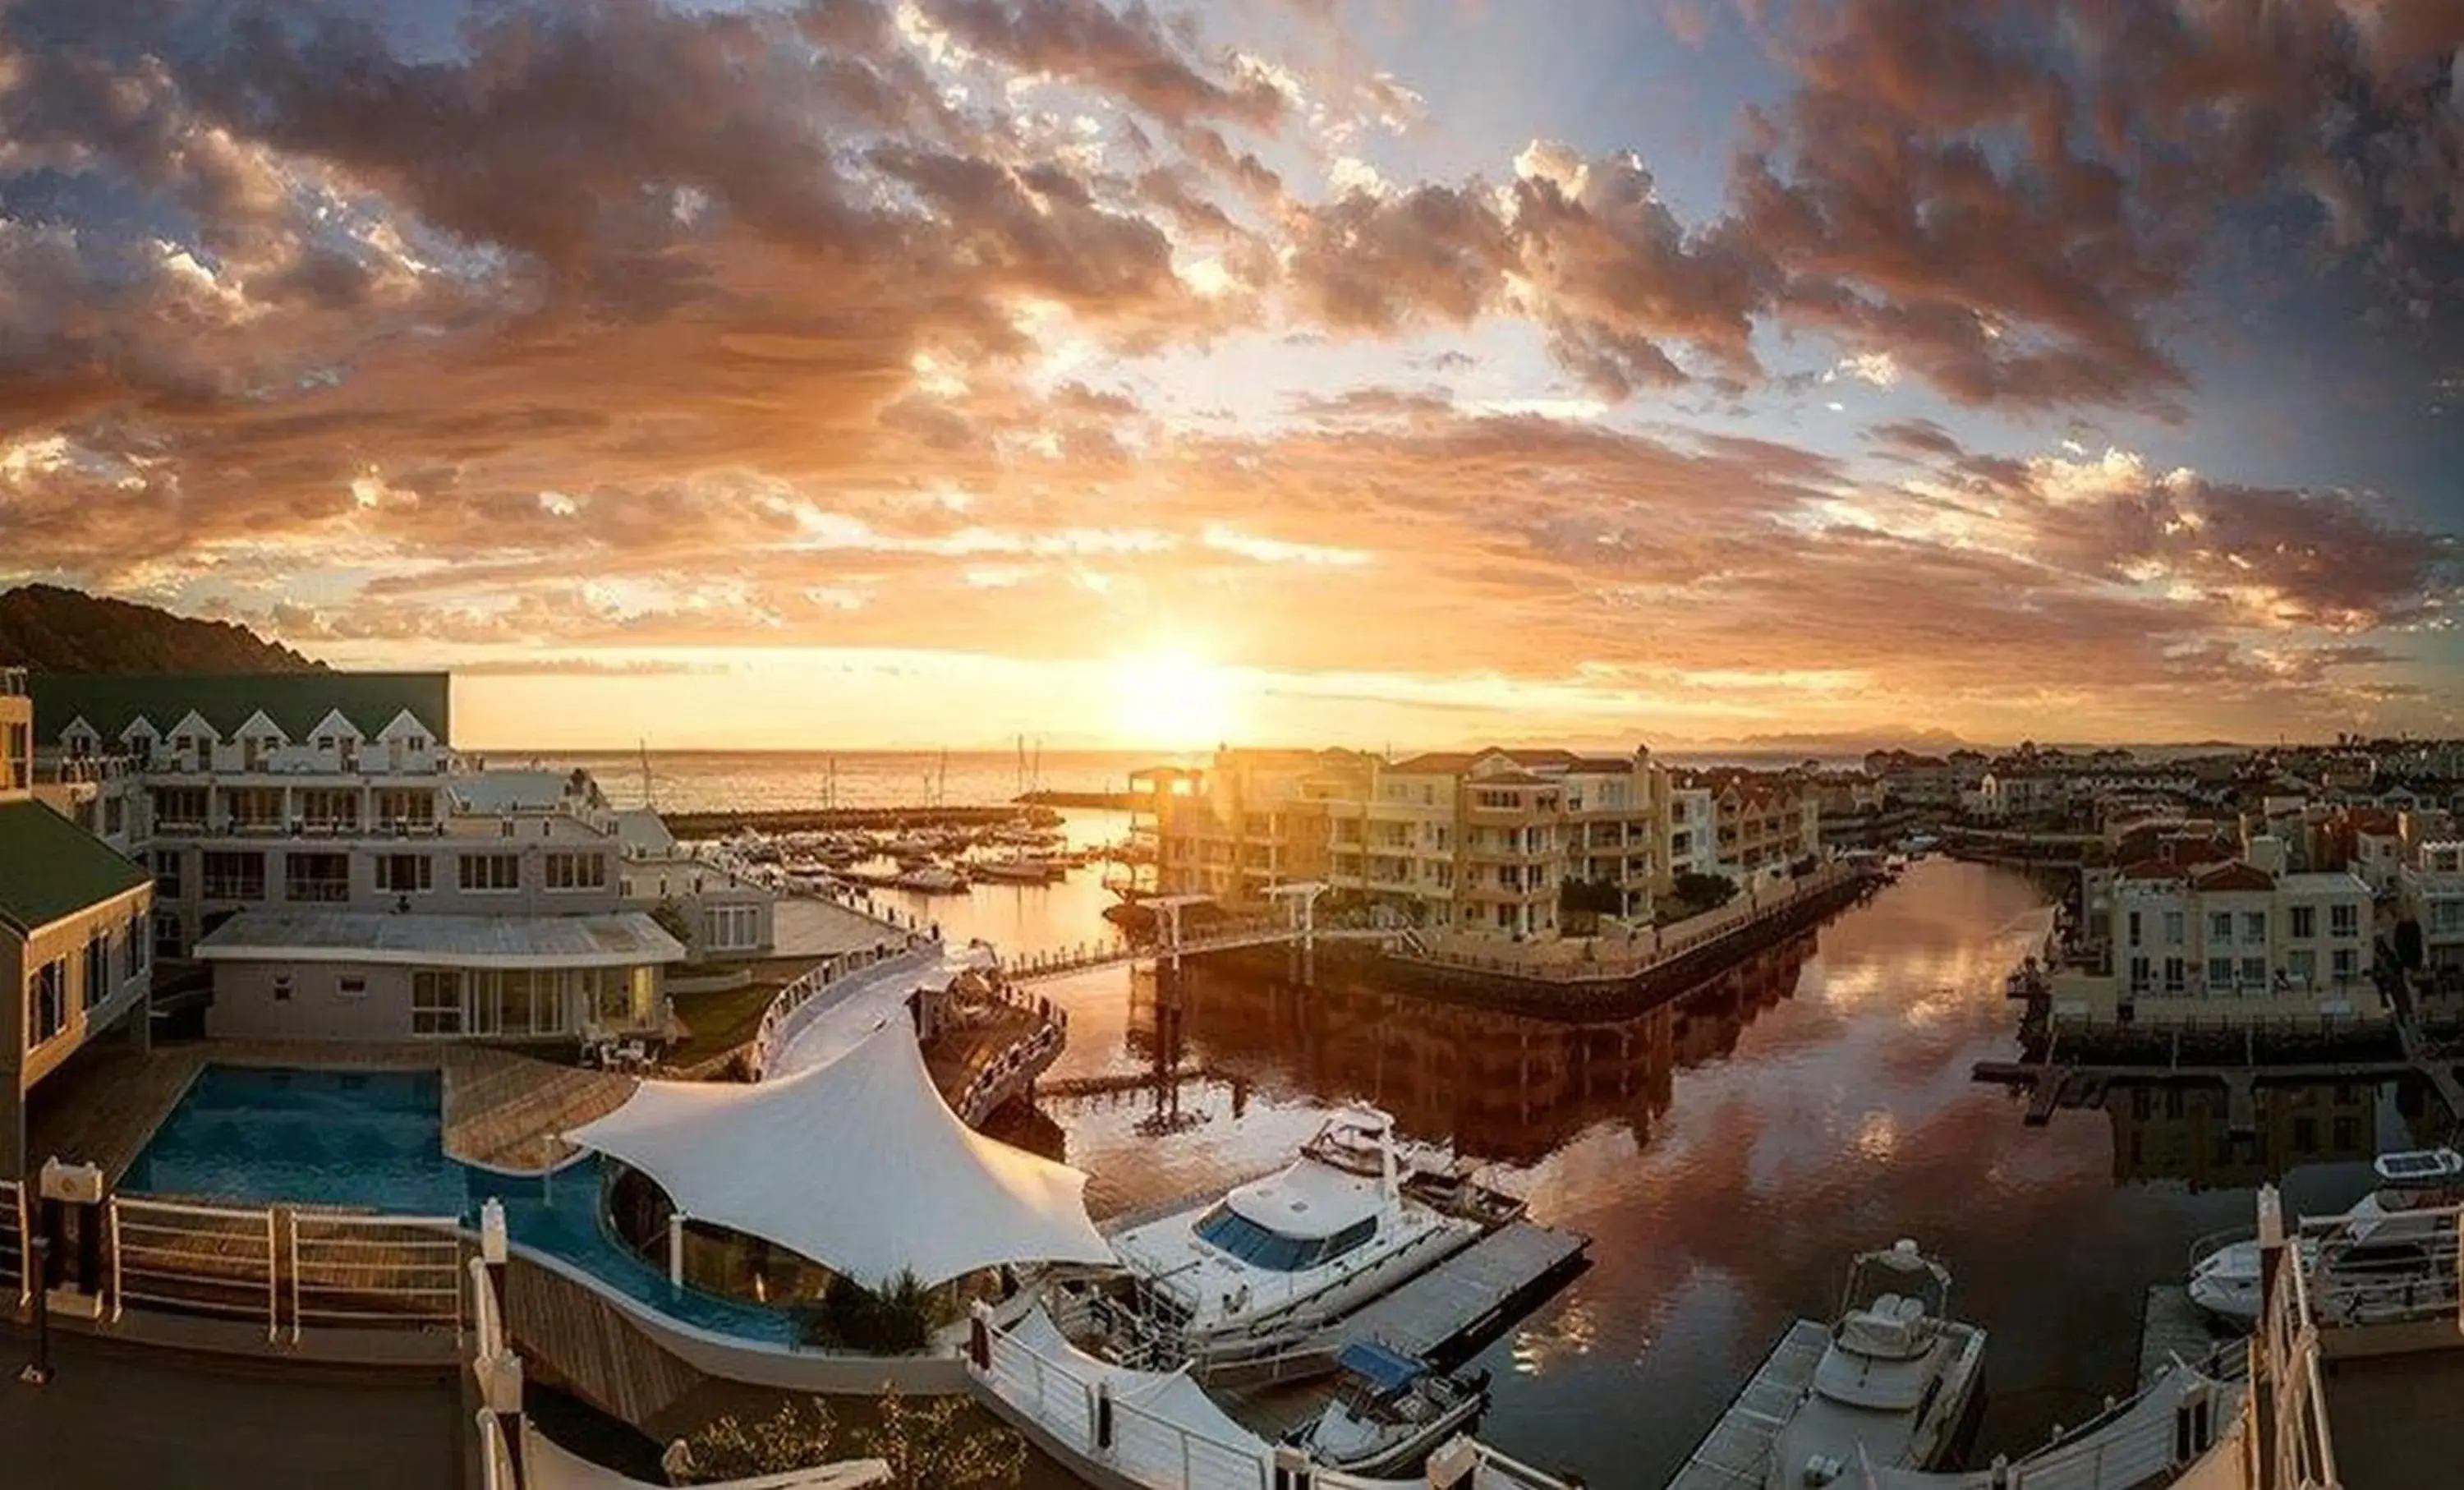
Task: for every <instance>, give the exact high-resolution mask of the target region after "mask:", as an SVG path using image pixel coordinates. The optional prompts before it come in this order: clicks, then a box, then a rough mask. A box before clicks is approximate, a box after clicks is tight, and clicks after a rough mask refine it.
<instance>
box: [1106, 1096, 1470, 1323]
mask: <svg viewBox="0 0 2464 1490" xmlns="http://www.w3.org/2000/svg"><path fill="white" fill-rule="evenodd" d="M1373 1154H1374V1155H1375V1167H1374V1168H1372V1167H1371V1165H1370V1161H1369V1158H1368V1156H1369V1155H1373ZM1408 1178H1409V1172H1407V1170H1406V1168H1405V1166H1404V1162H1403V1158H1402V1155H1401V1153H1400V1152H1398V1150H1397V1146H1396V1144H1395V1141H1394V1138H1393V1120H1392V1119H1391V1118H1389V1117H1387V1116H1386V1114H1384V1113H1382V1112H1378V1111H1376V1110H1375V1109H1374V1108H1366V1107H1350V1108H1346V1109H1344V1110H1342V1111H1340V1112H1337V1113H1336V1114H1335V1115H1334V1116H1333V1117H1332V1118H1331V1119H1330V1120H1329V1121H1328V1123H1327V1125H1326V1128H1324V1129H1322V1130H1321V1131H1320V1133H1319V1135H1318V1136H1317V1137H1316V1138H1315V1139H1312V1140H1311V1141H1310V1143H1309V1145H1308V1146H1307V1147H1306V1148H1304V1150H1302V1153H1301V1155H1300V1157H1299V1158H1298V1159H1297V1160H1296V1161H1295V1162H1293V1163H1292V1164H1290V1165H1289V1166H1287V1167H1286V1168H1285V1169H1283V1170H1280V1171H1278V1172H1275V1173H1273V1174H1270V1175H1268V1176H1266V1177H1265V1178H1264V1179H1259V1180H1254V1181H1251V1182H1250V1183H1248V1184H1245V1185H1240V1186H1236V1187H1234V1188H1233V1189H1232V1190H1231V1191H1229V1192H1227V1193H1226V1194H1223V1195H1222V1197H1221V1199H1219V1200H1214V1201H1211V1202H1202V1203H1200V1204H1198V1205H1195V1206H1191V1207H1188V1208H1186V1209H1183V1210H1180V1211H1177V1212H1175V1213H1173V1214H1170V1215H1167V1216H1162V1217H1160V1218H1158V1219H1155V1220H1153V1221H1149V1222H1146V1223H1144V1224H1141V1225H1136V1226H1133V1227H1130V1228H1129V1229H1127V1230H1124V1231H1121V1232H1117V1233H1115V1234H1114V1235H1113V1237H1112V1238H1111V1245H1112V1250H1113V1252H1114V1253H1115V1254H1116V1255H1117V1256H1118V1258H1119V1260H1120V1261H1121V1264H1122V1266H1123V1267H1125V1268H1126V1269H1127V1270H1128V1273H1129V1276H1130V1279H1131V1286H1130V1287H1129V1288H1128V1289H1127V1290H1126V1293H1125V1295H1124V1296H1121V1297H1117V1298H1115V1299H1112V1300H1110V1301H1108V1304H1109V1307H1107V1308H1106V1309H1104V1310H1103V1311H1102V1313H1103V1316H1104V1318H1105V1322H1106V1323H1107V1324H1108V1325H1110V1326H1113V1328H1114V1329H1115V1331H1116V1332H1117V1334H1118V1335H1119V1336H1120V1338H1117V1339H1115V1340H1114V1341H1113V1348H1115V1349H1116V1350H1127V1351H1134V1352H1137V1353H1138V1354H1140V1355H1141V1356H1143V1357H1144V1358H1150V1359H1153V1358H1161V1359H1172V1360H1177V1359H1181V1358H1183V1357H1184V1356H1186V1357H1193V1358H1197V1359H1199V1360H1200V1361H1201V1362H1204V1361H1205V1360H1206V1359H1207V1358H1208V1357H1209V1356H1210V1355H1213V1354H1216V1353H1218V1352H1221V1351H1225V1350H1237V1351H1240V1352H1242V1353H1254V1352H1257V1351H1260V1350H1266V1351H1272V1350H1273V1349H1274V1348H1277V1347H1278V1346H1283V1345H1289V1346H1294V1347H1297V1346H1300V1345H1301V1344H1303V1343H1304V1342H1306V1341H1308V1340H1309V1339H1310V1338H1312V1337H1313V1336H1315V1335H1316V1334H1317V1333H1318V1332H1320V1331H1322V1330H1323V1329H1324V1328H1326V1326H1329V1325H1331V1323H1332V1322H1334V1321H1336V1320H1339V1319H1341V1318H1342V1317H1343V1316H1345V1315H1347V1314H1350V1313H1352V1312H1353V1311H1354V1310H1356V1309H1359V1308H1361V1307H1362V1306H1364V1305H1366V1304H1369V1303H1371V1302H1372V1301H1373V1300H1375V1299H1377V1298H1379V1297H1380V1296H1382V1295H1385V1294H1387V1293H1389V1292H1392V1291H1393V1290H1394V1289H1395V1288H1397V1287H1398V1286H1399V1285H1401V1284H1402V1283H1404V1282H1407V1281H1409V1280H1410V1279H1412V1278H1414V1277H1416V1276H1418V1275H1419V1274H1420V1273H1422V1272H1424V1271H1426V1270H1427V1269H1429V1268H1431V1267H1434V1266H1436V1265H1437V1264H1438V1263H1440V1262H1441V1261H1443V1260H1445V1259H1447V1258H1448V1257H1451V1256H1453V1255H1454V1254H1455V1253H1458V1252H1460V1251H1462V1250H1463V1249H1464V1248H1465V1247H1468V1246H1470V1245H1471V1244H1472V1243H1473V1242H1474V1241H1476V1240H1478V1239H1479V1238H1480V1237H1481V1236H1482V1234H1483V1233H1484V1231H1485V1230H1486V1225H1485V1222H1484V1221H1483V1220H1481V1219H1476V1218H1474V1217H1473V1216H1468V1215H1464V1214H1461V1213H1456V1212H1449V1211H1444V1210H1441V1209H1439V1208H1438V1207H1437V1206H1436V1205H1434V1204H1431V1203H1430V1202H1429V1201H1427V1200H1425V1199H1422V1198H1419V1196H1418V1195H1416V1194H1414V1193H1413V1190H1412V1187H1411V1186H1410V1185H1409V1184H1408V1182H1407V1181H1408Z"/></svg>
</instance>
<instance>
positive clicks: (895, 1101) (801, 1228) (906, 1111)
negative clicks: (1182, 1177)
mask: <svg viewBox="0 0 2464 1490" xmlns="http://www.w3.org/2000/svg"><path fill="white" fill-rule="evenodd" d="M564 1136H565V1137H566V1138H567V1139H568V1140H570V1141H571V1142H573V1143H575V1144H579V1145H580V1146H582V1147H583V1148H584V1149H592V1150H598V1151H599V1152H601V1153H604V1154H607V1155H609V1156H610V1157H612V1158H616V1159H620V1160H622V1161H623V1162H625V1163H627V1164H629V1165H631V1166H632V1167H633V1168H634V1169H637V1170H639V1171H641V1172H643V1173H645V1174H647V1175H649V1177H650V1178H651V1179H653V1180H655V1181H657V1182H658V1184H659V1186H660V1188H662V1189H664V1190H665V1191H667V1193H668V1195H669V1197H670V1198H671V1200H673V1201H674V1202H675V1206H676V1209H677V1210H678V1211H681V1212H682V1213H684V1214H685V1215H686V1216H689V1217H691V1218H693V1219H694V1220H697V1221H707V1222H709V1223H711V1224H712V1225H715V1226H724V1227H728V1228H730V1229H732V1230H735V1231H739V1232H743V1233H745V1234H746V1235H748V1236H753V1237H759V1238H764V1239H766V1240H769V1241H773V1242H776V1243H778V1244H779V1245H780V1246H782V1247H785V1248H787V1249H789V1250H790V1251H793V1252H797V1253H801V1254H802V1255H803V1256H805V1257H808V1258H811V1259H812V1260H815V1261H817V1262H820V1263H822V1264H824V1265H825V1266H827V1267H829V1268H830V1269H832V1270H833V1271H835V1272H838V1273H840V1274H842V1275H844V1276H846V1277H848V1278H851V1279H853V1280H854V1281H856V1282H859V1283H862V1284H865V1285H866V1286H868V1287H872V1288H879V1287H881V1286H883V1285H885V1284H888V1283H890V1282H893V1281H894V1280H896V1279H897V1277H898V1275H899V1274H900V1273H902V1272H913V1274H914V1275H915V1279H916V1281H917V1282H921V1283H923V1284H925V1285H927V1286H928V1287H929V1286H931V1285H933V1284H935V1283H942V1282H949V1281H950V1280H951V1279H954V1278H958V1277H962V1276H963V1275H965V1274H968V1273H971V1272H974V1271H976V1270H977V1269H979V1268H986V1267H997V1266H1000V1265H1001V1264H1002V1263H1005V1262H1084V1263H1090V1264H1096V1265H1103V1266H1111V1265H1116V1259H1114V1257H1113V1256H1112V1249H1111V1247H1110V1246H1108V1245H1106V1243H1105V1241H1104V1238H1103V1237H1102V1236H1100V1235H1099V1234H1098V1233H1097V1232H1096V1230H1095V1227H1094V1223H1093V1222H1091V1221H1089V1219H1088V1218H1087V1176H1086V1174H1085V1173H1084V1172H1080V1171H1078V1170H1073V1169H1071V1168H1069V1167H1068V1166H1067V1165H1065V1164H1055V1163H1053V1162H1051V1161H1050V1160H1048V1159H1041V1158H1038V1157H1036V1156H1035V1155H1034V1154H1031V1153H1026V1152H1023V1151H1021V1150H1016V1149H1013V1148H1011V1147H1009V1146H1008V1145H1007V1144H1002V1143H997V1142H995V1141H994V1140H992V1139H989V1138H986V1137H984V1136H982V1135H981V1134H979V1133H978V1132H976V1131H975V1130H974V1129H973V1128H968V1127H967V1125H966V1124H964V1123H962V1122H960V1121H959V1120H958V1117H957V1114H956V1113H954V1112H952V1111H951V1110H950V1107H949V1105H948V1104H947V1103H945V1102H943V1101H942V1100H941V1094H940V1092H939V1091H937V1090H935V1087H934V1085H933V1078H932V1075H931V1073H929V1072H927V1071H926V1070H925V1068H924V1057H923V1054H922V1053H921V1052H920V1051H918V1050H917V1049H916V1047H915V1032H914V1030H913V1028H912V1027H910V1026H909V1025H908V1023H907V1021H905V1020H904V1019H895V1020H891V1022H889V1023H887V1024H884V1025H882V1026H881V1027H880V1028H878V1029H876V1030H874V1031H873V1032H872V1033H871V1034H870V1035H868V1036H867V1037H865V1038H864V1039H863V1040H862V1041H858V1042H857V1043H856V1044H855V1045H854V1046H853V1047H852V1048H850V1049H849V1050H848V1051H847V1053H846V1054H845V1055H842V1056H840V1057H839V1058H838V1059H837V1060H835V1061H832V1062H830V1063H828V1064H826V1065H816V1066H813V1067H811V1068H809V1069H806V1070H802V1071H798V1072H796V1073H794V1074H793V1075H790V1076H782V1077H778V1078H775V1079H773V1080H771V1081H766V1082H756V1083H752V1084H750V1085H742V1084H737V1083H725V1082H644V1083H642V1084H641V1085H640V1086H638V1087H636V1088H635V1089H634V1092H633V1095H632V1096H631V1097H629V1098H627V1100H626V1102H625V1104H624V1106H622V1107H618V1108H617V1109H616V1110H615V1111H613V1112H610V1113H608V1114H607V1115H606V1116H605V1117H603V1118H600V1119H598V1120H597V1121H595V1122H591V1123H585V1124H583V1126H582V1127H580V1128H575V1129H573V1130H572V1131H571V1132H568V1133H566V1134H565V1135H564Z"/></svg>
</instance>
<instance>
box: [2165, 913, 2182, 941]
mask: <svg viewBox="0 0 2464 1490" xmlns="http://www.w3.org/2000/svg"><path fill="white" fill-rule="evenodd" d="M2165 945H2166V946H2167V947H2179V946H2181V945H2182V912H2180V911H2178V910H2167V911H2166V912H2165Z"/></svg>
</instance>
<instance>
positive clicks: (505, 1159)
mask: <svg viewBox="0 0 2464 1490" xmlns="http://www.w3.org/2000/svg"><path fill="white" fill-rule="evenodd" d="M208 1065H256V1066H267V1065H275V1066H303V1067H310V1068H315V1069H323V1070H337V1069H341V1070H348V1069H361V1070H390V1071H437V1072H440V1073H442V1075H443V1077H444V1083H445V1112H444V1119H445V1151H446V1152H447V1153H448V1154H449V1155H451V1156H452V1157H453V1158H455V1159H458V1160H460V1161H462V1162H463V1163H466V1164H475V1165H478V1166H481V1167H483V1168H486V1169H491V1170H498V1171H504V1172H516V1173H531V1172H538V1171H540V1170H543V1169H548V1168H552V1167H553V1166H555V1165H559V1164H561V1163H563V1162H564V1161H566V1160H567V1159H570V1158H572V1157H573V1155H574V1153H575V1151H576V1150H574V1148H573V1146H572V1145H570V1144H567V1143H565V1142H564V1141H563V1140H562V1139H561V1138H559V1137H557V1136H556V1135H557V1134H558V1133H560V1132H562V1131H565V1130H567V1129H569V1128H577V1127H579V1126H581V1125H582V1124H583V1123H587V1122H589V1121H590V1120H592V1119H593V1118H597V1117H601V1116H604V1115H605V1114H606V1113H608V1112H610V1111H613V1110H614V1109H615V1108H616V1107H617V1106H618V1105H619V1104H621V1103H622V1102H624V1100H625V1099H626V1098H627V1097H629V1096H631V1095H632V1093H633V1088H634V1086H635V1085H637V1084H638V1079H637V1078H634V1077H630V1076H624V1075H619V1074H617V1073H614V1072H609V1071H590V1070H583V1069H582V1068H580V1067H577V1066H567V1065H558V1064H556V1063H552V1062H547V1061H537V1060H533V1059H531V1058H530V1057H528V1056H522V1055H516V1054H514V1053H513V1052H511V1051H508V1050H500V1049H493V1048H488V1047H484V1046H475V1045H441V1044H429V1043H412V1042H402V1043H376V1044H344V1043H340V1042H327V1041H230V1040H216V1041H193V1042H187V1043H182V1044H176V1045H163V1046H158V1047H156V1048H155V1050H154V1051H153V1053H152V1054H150V1055H146V1054H141V1053H140V1052H138V1051H137V1050H135V1049H134V1048H131V1047H127V1046H109V1047H97V1048H93V1049H90V1050H88V1051H84V1052H80V1053H79V1059H78V1060H77V1062H76V1063H74V1066H73V1067H71V1068H63V1070H62V1071H61V1072H60V1074H59V1076H58V1077H57V1078H55V1083H46V1084H45V1085H46V1087H49V1088H52V1089H48V1090H45V1091H43V1093H42V1097H43V1101H42V1103H41V1105H40V1107H39V1108H38V1109H37V1110H36V1111H35V1112H34V1113H33V1120H34V1121H33V1131H32V1132H31V1134H30V1135H29V1136H30V1142H29V1144H28V1151H29V1153H30V1154H33V1155H34V1156H36V1162H38V1163H39V1162H40V1161H41V1160H42V1159H46V1158H50V1157H52V1156H54V1155H58V1156H59V1157H61V1158H63V1159H67V1160H71V1161H85V1162H89V1163H93V1164H96V1165H99V1166H100V1167H101V1169H102V1171H103V1172H104V1173H105V1174H106V1175H107V1176H108V1178H109V1179H110V1181H111V1183H113V1184H115V1185H116V1184H118V1183H119V1181H120V1177H121V1175H122V1174H124V1173H126V1172H127V1171H128V1167H129V1165H131V1164H132V1163H134V1162H135V1161H136V1158H137V1155H138V1154H139V1153H140V1152H141V1151H143V1149H144V1147H145V1144H146V1141H147V1140H149V1139H151V1138H152V1137H153V1136H154V1131H155V1129H157V1128H161V1127H162V1126H163V1120H164V1119H165V1118H167V1117H169V1116H170V1115H171V1109H172V1108H174V1107H178V1106H179V1104H180V1099H181V1097H183V1096H184V1095H186V1094H187V1090H188V1086H189V1084H191V1083H192V1082H194V1081H195V1080H196V1077H197V1073H198V1072H199V1071H201V1070H203V1069H204V1068H205V1067H207V1066H208Z"/></svg>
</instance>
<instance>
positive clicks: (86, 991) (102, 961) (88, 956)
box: [77, 931, 111, 1009]
mask: <svg viewBox="0 0 2464 1490" xmlns="http://www.w3.org/2000/svg"><path fill="white" fill-rule="evenodd" d="M110 993H111V933H110V932H109V931H97V932H95V933H94V934H93V935H91V936H89V937H87V938H86V939H85V983H84V985H83V986H82V987H80V988H79V989H78V990H77V1006H78V1007H79V1008H83V1009H91V1008H93V1007H94V1006H95V1005H96V1004H99V1003H100V1002H102V1000H103V999H104V998H105V997H107V996H109V994H110Z"/></svg>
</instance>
